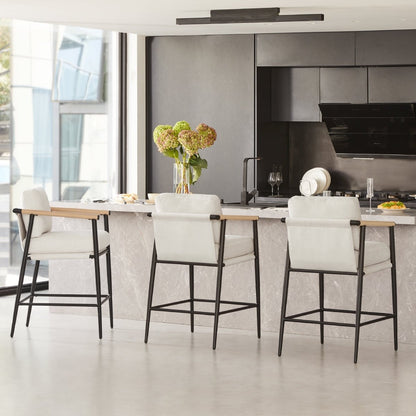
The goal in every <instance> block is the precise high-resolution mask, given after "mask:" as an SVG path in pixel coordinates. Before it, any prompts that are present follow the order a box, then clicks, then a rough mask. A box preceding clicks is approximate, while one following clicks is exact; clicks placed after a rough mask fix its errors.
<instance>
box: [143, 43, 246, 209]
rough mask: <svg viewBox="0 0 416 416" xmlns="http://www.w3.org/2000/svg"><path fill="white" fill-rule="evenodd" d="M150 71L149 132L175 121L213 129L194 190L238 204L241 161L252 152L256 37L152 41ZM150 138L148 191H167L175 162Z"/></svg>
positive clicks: (204, 151)
mask: <svg viewBox="0 0 416 416" xmlns="http://www.w3.org/2000/svg"><path fill="white" fill-rule="evenodd" d="M150 71H151V79H150V94H151V107H150V110H151V116H150V118H151V120H150V124H151V126H150V128H151V130H153V129H154V127H155V126H156V125H158V124H174V123H175V122H176V121H179V120H186V121H188V122H189V123H190V124H191V126H192V127H193V128H195V127H196V126H197V124H198V123H200V122H205V123H207V124H208V125H210V126H212V127H214V128H215V129H216V131H217V135H218V137H217V141H216V143H215V144H214V146H212V147H210V148H208V149H205V150H203V151H201V157H203V158H206V159H207V160H208V165H209V166H208V169H207V170H204V171H203V174H202V176H201V178H200V179H199V181H198V183H197V185H196V186H194V187H193V191H194V192H198V193H213V194H217V195H219V196H220V197H222V198H224V200H226V201H238V200H239V199H240V192H241V188H242V163H243V158H244V157H248V156H253V152H254V36H253V35H233V36H186V37H156V38H153V39H152V40H151V44H150ZM149 133H150V132H149ZM148 136H149V137H148V141H149V146H150V148H149V152H150V154H149V156H150V158H151V164H152V167H151V171H150V172H148V176H149V178H148V191H149V192H171V191H172V165H173V159H170V158H167V157H165V156H163V155H161V154H160V153H159V152H158V151H157V148H156V145H154V144H153V141H152V138H151V137H150V134H148ZM252 171H253V170H252ZM251 176H252V175H251ZM251 176H250V177H251ZM249 183H250V184H251V185H252V184H253V181H250V182H249Z"/></svg>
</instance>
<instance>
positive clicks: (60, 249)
mask: <svg viewBox="0 0 416 416" xmlns="http://www.w3.org/2000/svg"><path fill="white" fill-rule="evenodd" d="M22 207H23V208H15V209H14V210H13V212H14V213H15V214H17V217H18V221H19V233H20V241H21V245H22V249H23V258H22V265H21V268H20V275H19V282H18V285H17V293H16V300H15V305H14V312H13V320H12V327H11V332H10V336H11V337H13V335H14V330H15V326H16V319H17V313H18V309H19V306H20V305H25V306H28V311H27V317H26V326H29V322H30V315H31V312H32V306H48V305H49V306H76V307H95V308H97V311H98V335H99V338H100V339H101V338H102V314H101V306H102V304H103V303H104V302H105V301H108V303H109V309H110V326H111V328H112V327H113V301H112V287H111V286H112V285H111V260H110V234H109V225H108V215H109V211H105V210H90V209H72V208H64V207H62V208H51V207H50V205H49V201H48V197H47V195H46V192H45V191H44V189H42V188H34V189H30V190H27V191H24V192H23V195H22ZM100 215H102V216H103V217H104V230H97V220H98V219H99V217H100ZM52 217H65V218H77V219H85V220H89V221H91V231H89V230H86V231H84V230H81V231H51V229H52ZM103 254H105V255H106V265H107V284H108V294H107V295H102V294H101V278H100V262H99V257H100V256H101V255H103ZM88 258H89V259H93V260H94V266H95V285H96V293H95V294H68V293H65V294H51V293H47V294H44V293H35V288H36V279H37V275H38V271H39V263H40V261H41V260H54V259H88ZM28 260H33V261H35V269H34V274H33V280H32V285H31V289H30V295H28V296H26V297H25V298H23V299H21V294H22V287H23V281H24V277H25V270H26V264H27V261H28ZM41 296H48V297H73V298H94V299H95V303H69V302H66V303H59V302H34V299H35V297H41Z"/></svg>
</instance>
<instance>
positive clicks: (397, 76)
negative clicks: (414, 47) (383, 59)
mask: <svg viewBox="0 0 416 416" xmlns="http://www.w3.org/2000/svg"><path fill="white" fill-rule="evenodd" d="M368 98H369V102H370V103H409V102H416V67H414V66H407V67H406V66H405V67H385V68H382V67H379V68H368Z"/></svg>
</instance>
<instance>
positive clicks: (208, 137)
mask: <svg viewBox="0 0 416 416" xmlns="http://www.w3.org/2000/svg"><path fill="white" fill-rule="evenodd" d="M196 131H197V132H198V135H199V142H200V144H199V148H200V149H205V148H207V147H210V146H212V145H213V144H214V142H215V139H216V138H217V132H216V131H215V130H214V129H213V128H212V127H209V126H208V125H206V124H204V123H201V124H199V125H198V127H197V128H196Z"/></svg>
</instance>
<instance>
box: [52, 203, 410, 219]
mask: <svg viewBox="0 0 416 416" xmlns="http://www.w3.org/2000/svg"><path fill="white" fill-rule="evenodd" d="M51 206H56V207H68V208H85V209H107V210H109V211H113V212H127V213H146V212H153V211H154V209H155V206H154V205H153V204H146V203H133V204H120V203H114V202H112V203H109V202H105V203H94V202H86V203H84V202H69V201H55V202H51ZM366 211H367V208H362V209H361V216H362V219H363V220H367V221H369V220H371V221H394V222H395V223H396V224H397V225H416V209H408V210H406V211H403V212H398V213H397V212H392V213H388V214H385V213H382V211H380V210H375V211H376V212H375V213H372V214H369V213H367V212H366ZM223 213H224V214H226V215H241V214H244V215H247V214H248V215H257V216H258V217H259V218H265V219H266V218H268V219H273V218H275V219H280V218H283V217H286V216H287V215H288V209H287V207H285V208H283V207H282V208H274V207H267V208H264V207H263V208H262V207H252V206H240V205H223Z"/></svg>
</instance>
